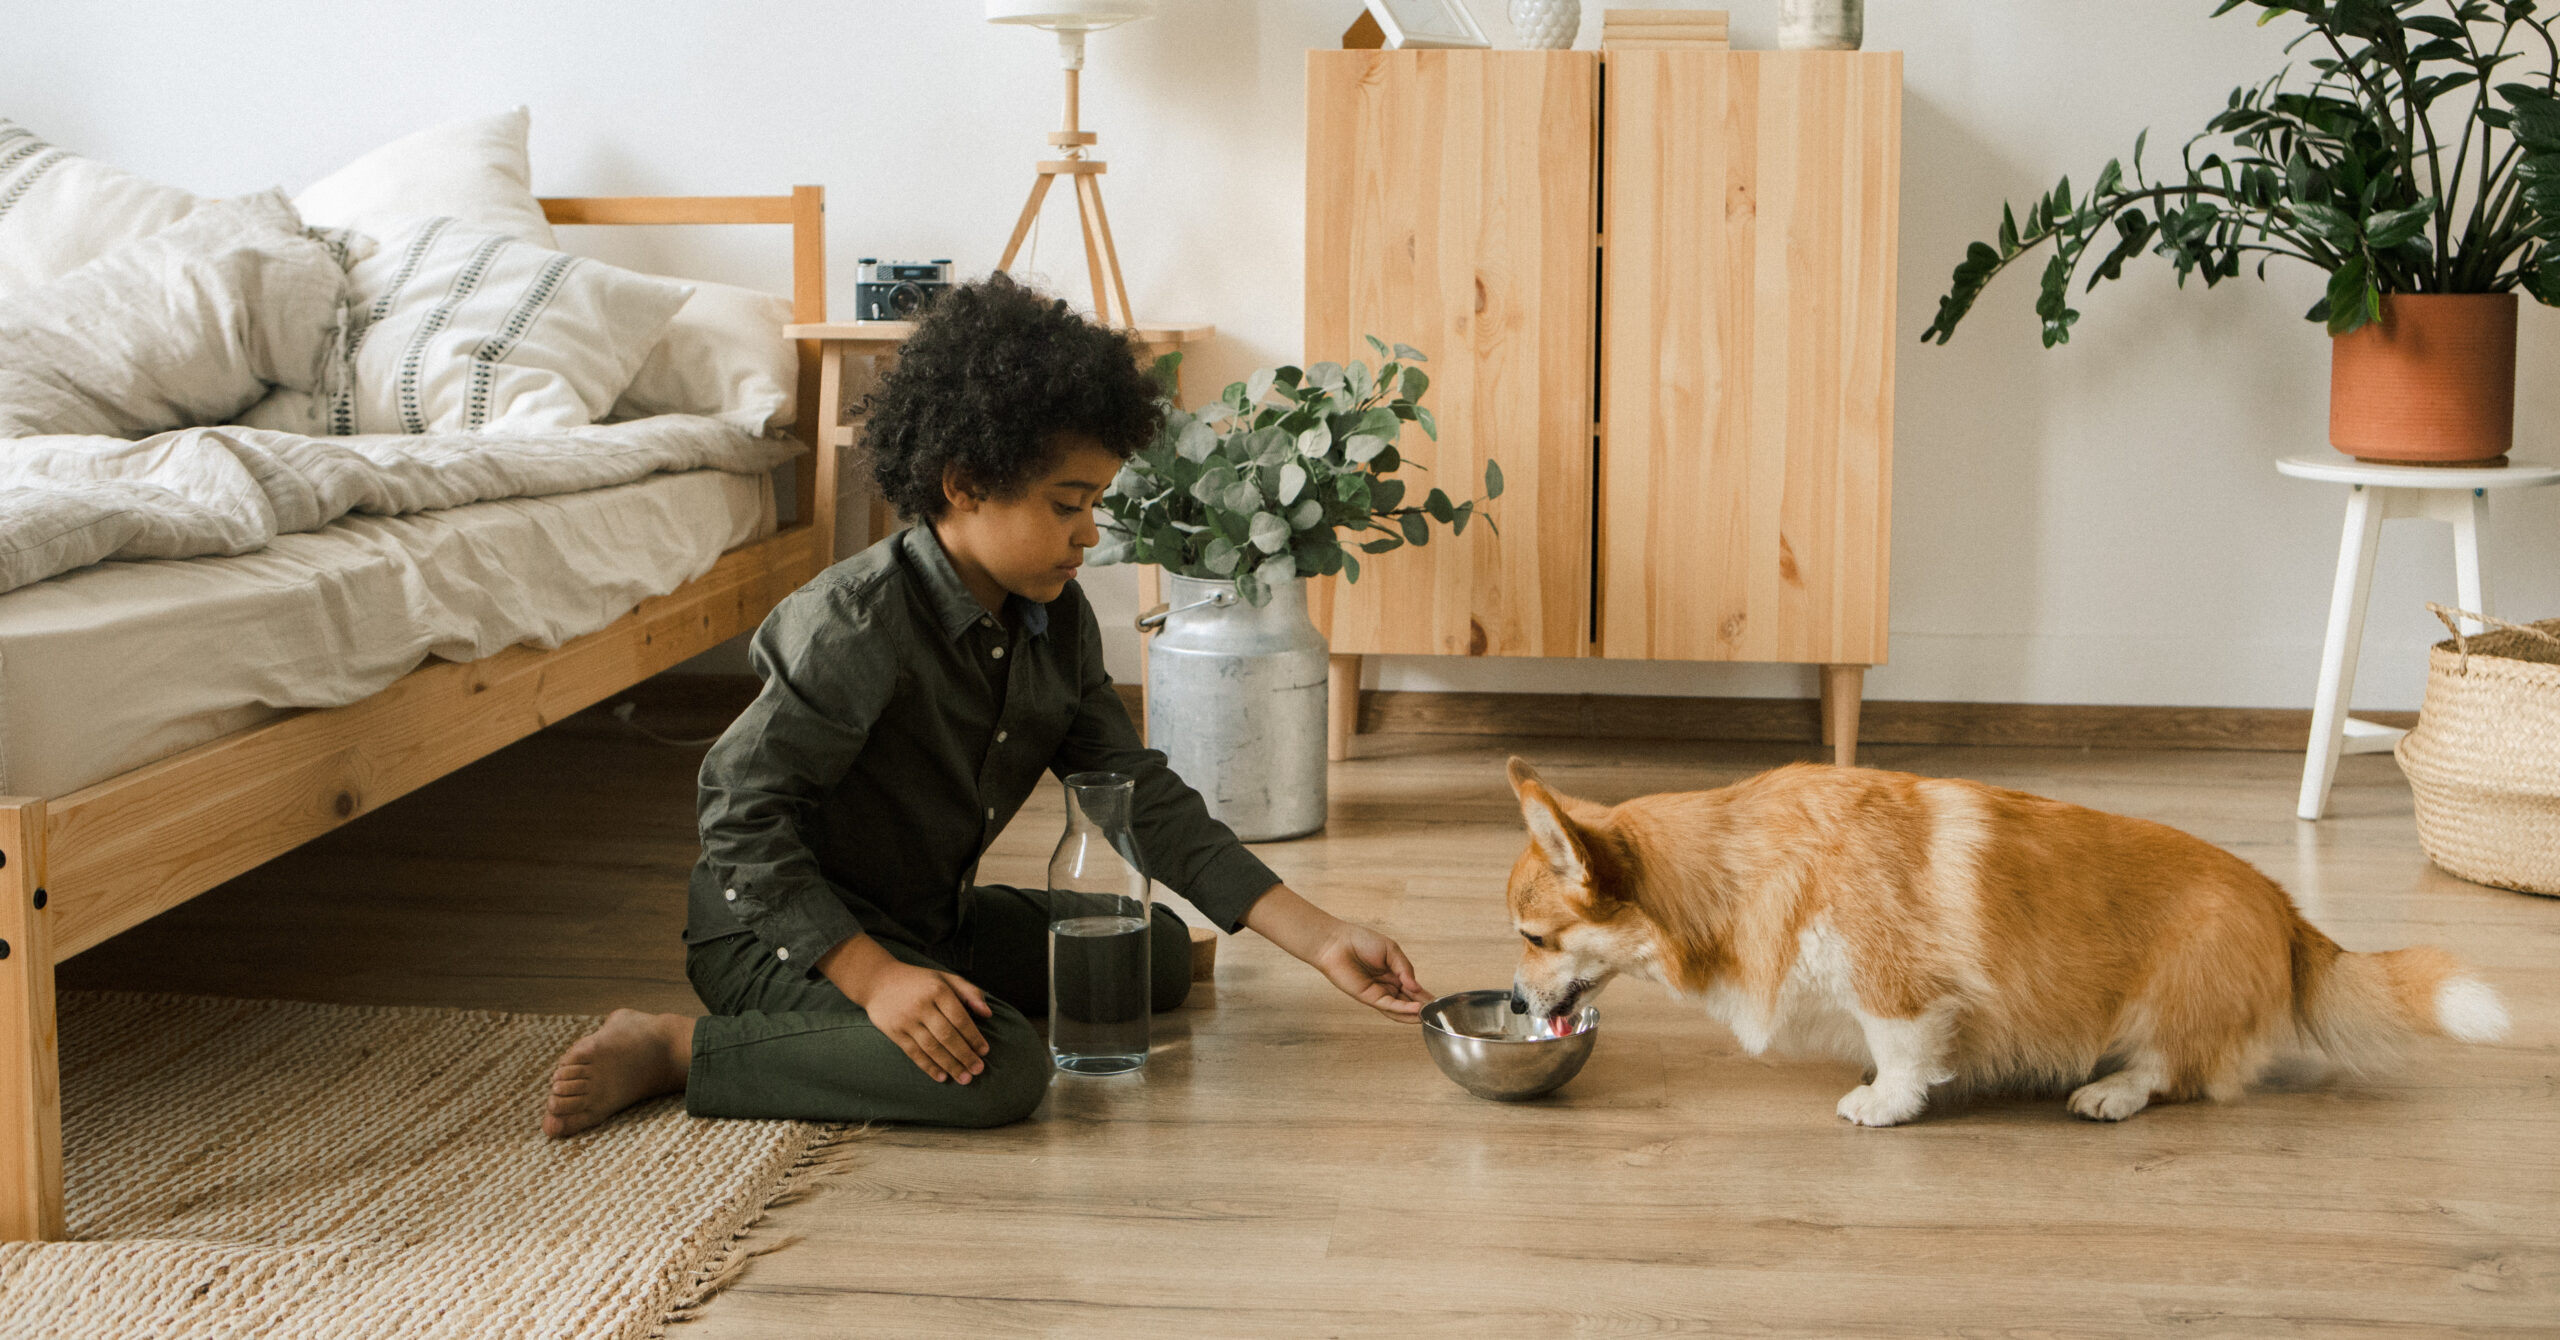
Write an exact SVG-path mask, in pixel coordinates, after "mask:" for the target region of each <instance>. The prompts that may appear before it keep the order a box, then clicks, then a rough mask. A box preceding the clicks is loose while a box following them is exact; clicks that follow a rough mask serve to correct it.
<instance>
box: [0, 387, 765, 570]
mask: <svg viewBox="0 0 2560 1340" xmlns="http://www.w3.org/2000/svg"><path fill="white" fill-rule="evenodd" d="M797 450H798V448H796V447H795V446H792V445H791V444H788V443H779V442H775V441H772V440H769V439H765V438H758V437H753V436H750V435H748V434H747V433H745V432H742V431H740V430H739V429H737V428H734V427H731V426H730V425H728V424H724V423H721V422H719V421H717V420H713V419H704V418H696V417H693V416H691V415H662V416H659V417H657V418H650V419H640V420H635V421H633V422H630V423H618V424H599V425H595V426H592V427H586V428H575V429H566V430H562V431H557V432H550V433H541V434H529V435H517V434H507V435H495V434H481V433H450V434H430V435H427V436H421V437H391V436H380V437H326V438H315V437H300V436H296V435H294V434H291V433H282V432H273V431H268V430H264V429H257V428H184V429H178V430H175V431H172V432H165V433H157V434H154V435H152V436H150V437H146V438H142V439H140V440H138V441H127V440H125V439H122V438H114V437H25V438H17V439H14V440H10V441H0V592H7V591H12V590H15V589H17V588H19V587H21V586H25V585H27V584H29V583H31V582H39V581H42V580H44V579H45V578H47V577H51V576H54V575H56V574H59V573H64V572H69V571H71V570H72V569H74V568H80V567H85V566H87V565H89V564H91V563H97V562H101V561H103V560H107V559H144V558H198V557H203V556H207V555H215V554H245V553H250V552H254V551H256V550H258V549H261V548H264V547H265V546H266V545H267V544H268V543H270V542H271V541H273V540H274V539H275V538H276V537H277V536H279V535H290V534H295V533H298V532H302V531H312V530H318V529H319V528H321V527H322V526H325V525H328V524H329V523H330V522H332V521H335V520H337V519H338V518H340V517H343V516H346V515H348V514H350V513H369V514H374V515H383V516H401V515H406V514H408V513H412V512H423V511H430V510H434V509H437V508H446V507H460V506H463V505H465V504H469V503H476V502H490V501H494V500H497V499H501V498H530V497H543V496H548V495H552V494H562V493H576V492H581V491H584V490H587V489H596V488H605V487H609V486H611V485H616V484H626V483H630V482H632V481H634V480H638V479H640V478H643V477H644V476H647V475H650V474H654V473H657V472H659V471H668V470H700V469H717V470H725V471H729V472H732V473H740V474H751V473H757V472H761V471H765V470H769V469H771V468H773V467H774V466H776V465H779V464H781V463H782V462H783V461H785V460H788V459H790V457H791V456H792V455H794V454H795V453H796V452H797Z"/></svg>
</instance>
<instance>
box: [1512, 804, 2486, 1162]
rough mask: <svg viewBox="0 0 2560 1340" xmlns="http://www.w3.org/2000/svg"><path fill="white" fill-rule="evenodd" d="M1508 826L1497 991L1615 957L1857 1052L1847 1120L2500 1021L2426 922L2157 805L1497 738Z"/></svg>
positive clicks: (2111, 1115) (2122, 1086)
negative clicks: (2425, 935)
mask: <svg viewBox="0 0 2560 1340" xmlns="http://www.w3.org/2000/svg"><path fill="white" fill-rule="evenodd" d="M1510 776H1511V788H1512V791H1513V792H1514V794H1516V795H1517V796H1518V797H1519V800H1520V812H1521V818H1522V819H1523V820H1524V821H1525V822H1526V823H1527V825H1528V829H1529V848H1528V850H1527V851H1526V852H1524V853H1522V854H1521V857H1520V859H1519V861H1518V862H1517V863H1516V864H1514V865H1513V867H1512V870H1511V883H1510V888H1509V890H1508V895H1507V896H1508V901H1509V905H1510V912H1511V920H1512V926H1513V929H1515V930H1517V931H1518V932H1519V934H1520V938H1521V940H1522V941H1523V942H1524V948H1523V950H1522V952H1521V958H1520V967H1519V972H1518V974H1517V975H1516V976H1515V977H1514V978H1513V983H1512V992H1513V994H1512V1009H1514V1010H1515V1011H1520V1010H1525V1011H1527V1012H1529V1013H1531V1014H1533V1015H1536V1016H1538V1017H1541V1018H1560V1017H1563V1016H1565V1015H1567V1014H1569V1013H1570V1012H1571V1011H1572V1010H1573V1009H1574V1008H1575V1007H1576V1006H1579V1005H1581V1004H1583V1003H1584V1002H1586V1001H1588V1000H1590V999H1591V998H1592V997H1593V996H1594V995H1596V994H1597V993H1598V992H1599V991H1600V989H1601V988H1602V987H1604V986H1606V985H1608V983H1609V981H1610V980H1611V979H1612V978H1614V977H1616V976H1617V975H1618V974H1620V973H1630V974H1633V975H1635V976H1637V977H1644V978H1650V979H1652V980H1654V981H1656V982H1660V983H1662V984H1663V985H1664V986H1667V987H1669V988H1670V989H1671V990H1672V991H1673V992H1675V993H1677V994H1679V995H1681V996H1684V997H1687V998H1689V999H1692V1000H1695V1001H1697V1002H1699V1003H1700V1004H1701V1005H1703V1006H1704V1007H1705V1008H1706V1010H1707V1011H1708V1013H1710V1014H1712V1015H1713V1016H1715V1017H1716V1018H1717V1019H1718V1020H1720V1021H1722V1022H1723V1023H1724V1024H1725V1025H1726V1026H1727V1027H1729V1028H1731V1029H1732V1030H1733V1033H1734V1036H1735V1037H1736V1038H1737V1039H1739V1040H1740V1041H1741V1043H1742V1046H1743V1049H1744V1050H1746V1051H1748V1052H1750V1053H1752V1054H1753V1055H1758V1054H1760V1053H1761V1052H1763V1051H1766V1050H1768V1049H1769V1048H1771V1047H1773V1046H1774V1047H1777V1048H1779V1049H1780V1050H1782V1051H1810V1052H1816V1053H1823V1052H1827V1053H1831V1054H1835V1055H1840V1056H1843V1057H1845V1058H1847V1059H1851V1060H1860V1061H1864V1062H1866V1063H1867V1064H1868V1065H1870V1066H1871V1067H1872V1068H1873V1077H1872V1078H1870V1079H1869V1080H1868V1081H1867V1082H1866V1083H1864V1084H1861V1085H1859V1086H1858V1087H1857V1088H1855V1089H1852V1090H1850V1091H1849V1093H1848V1095H1847V1096H1846V1097H1844V1098H1842V1099H1841V1100H1840V1105H1839V1109H1838V1110H1839V1113H1840V1115H1841V1116H1842V1117H1843V1118H1845V1119H1847V1120H1849V1121H1851V1122H1855V1123H1857V1124H1858V1125H1861V1126H1893V1125H1898V1124H1900V1123H1903V1122H1907V1121H1910V1120H1911V1119H1913V1118H1914V1117H1917V1116H1919V1115H1920V1112H1921V1110H1922V1109H1923V1108H1924V1107H1926V1106H1927V1105H1928V1102H1929V1094H1930V1091H1931V1089H1933V1088H1935V1087H1937V1086H1939V1085H1954V1086H1958V1087H1960V1088H1963V1089H1968V1090H1981V1089H1989V1088H2021V1087H2023V1088H2031V1089H2053V1090H2058V1089H2062V1088H2069V1090H2070V1109H2071V1111H2072V1112H2074V1113H2076V1114H2078V1115H2080V1116H2083V1117H2087V1118H2090V1119H2091V1120H2095V1121H2121V1120H2123V1119H2124V1118H2126V1117H2129V1116H2132V1115H2133V1114H2134V1113H2136V1112H2139V1111H2141V1110H2142V1109H2143V1108H2144V1107H2146V1106H2148V1105H2149V1104H2150V1103H2152V1102H2153V1101H2154V1100H2162V1101H2174V1100H2179V1099H2186V1098H2193V1097H2197V1096H2204V1097H2209V1098H2213V1099H2216V1100H2229V1099H2232V1098H2236V1097H2238V1096H2239V1095H2240V1093H2241V1091H2242V1088H2243V1087H2244V1086H2245V1085H2246V1084H2247V1083H2248V1082H2249V1081H2250V1080H2251V1079H2253V1078H2256V1077H2257V1075H2258V1074H2259V1072H2260V1071H2261V1070H2262V1069H2263V1068H2264V1067H2265V1066H2266V1064H2267V1063H2268V1062H2269V1061H2270V1060H2272V1059H2273V1057H2274V1055H2275V1053H2276V1052H2277V1051H2278V1049H2279V1048H2283V1047H2287V1046H2293V1045H2304V1044H2307V1045H2308V1046H2309V1047H2311V1048H2316V1049H2317V1050H2319V1051H2320V1052H2322V1053H2324V1054H2326V1055H2327V1056H2328V1057H2329V1058H2331V1059H2332V1060H2334V1061H2337V1062H2340V1063H2342V1064H2344V1065H2347V1066H2350V1067H2361V1066H2363V1065H2365V1064H2368V1063H2370V1062H2373V1061H2377V1060H2381V1059H2385V1058H2387V1056H2388V1055H2389V1054H2390V1053H2391V1052H2392V1051H2393V1050H2394V1049H2395V1047H2396V1045H2397V1044H2399V1043H2401V1042H2403V1041H2405V1040H2406V1039H2408V1038H2411V1037H2414V1036H2417V1035H2436V1036H2444V1037H2450V1038H2455V1039H2458V1040H2461V1041H2465V1042H2486V1041H2492V1040H2495V1039H2497V1038H2499V1037H2501V1036H2503V1035H2504V1034H2505V1032H2506V1028H2507V1015H2506V1009H2505V1007H2504V1006H2503V1005H2501V1004H2500V1003H2499V1000H2498V997H2497V994H2496V993H2495V992H2493V991H2491V990H2490V989H2489V988H2488V986H2486V985H2485V984H2483V983H2482V982H2480V981H2479V980H2478V979H2477V978H2474V977H2472V976H2470V975H2469V974H2468V973H2466V972H2465V971H2464V969H2463V968H2462V967H2461V965H2459V964H2457V963H2456V962H2455V961H2454V960H2453V958H2452V957H2451V956H2450V955H2448V954H2446V953H2445V952H2444V951H2443V950H2440V949H2433V948H2417V949H2401V950H2395V951H2393V952H2390V953H2382V954H2353V953H2348V952H2346V951H2345V950H2342V949H2340V948H2339V947H2338V945H2337V943H2336V942H2335V941H2333V940H2331V939H2330V938H2329V937H2328V936H2326V935H2323V934H2321V933H2320V932H2319V931H2318V930H2316V929H2314V928H2313V927H2312V926H2311V925H2310V924H2309V923H2308V922H2305V921H2304V920H2303V919H2302V917H2301V916H2300V914H2299V913H2297V912H2296V911H2295V910H2294V906H2293V900H2292V899H2291V898H2289V897H2287V896H2286V895H2285V892H2284V890H2283V889H2282V888H2280V887H2278V886H2277V884H2276V883H2275V881H2273V880H2271V879H2268V878H2267V877H2266V876H2265V875H2262V874H2260V873H2258V871H2257V870H2256V869H2254V868H2253V867H2251V866H2250V865H2249V864H2248V863H2247V862H2245V861H2242V860H2241V859H2240V858H2238V857H2236V856H2233V855H2232V854H2231V853H2229V852H2226V851H2224V850H2222V849H2221V848H2219V847H2216V846H2214V845H2213V844H2211V843H2209V842H2205V841H2203V840H2201V839H2199V838H2195V837H2191V836H2189V835H2187V834H2185V833H2181V832H2179V831H2177V830H2176V829H2173V828H2169V827H2166V826H2164V825H2161V824H2156V823H2151V822H2148V821H2146V820H2142V819H2131V818H2126V817H2124V816H2122V815H2115V814H2105V813H2101V812H2100V811H2097V810H2091V809H2083V808H2081V807H2080V806H2077V805H2066V804H2063V803H2061V802H2060V801H2054V800H2046V799H2044V798H2042V797H2040V796H2031V795H2028V794H2026V793H2024V792H2020V791H2007V790H2002V789H2000V788H1998V787H1991V786H1984V785H1981V784H1979V783H1976V782H1966V781H1954V780H1941V779H1936V778H1927V777H1914V776H1910V775H1908V774H1904V773H1895V772H1879V771H1873V770H1869V769H1864V768H1835V767H1825V766H1817V765H1813V764H1795V765H1792V766H1789V767H1784V768H1779V769H1777V770H1776V771H1774V772H1767V773H1763V774H1761V775H1759V776H1757V777H1753V778H1750V779H1748V780H1745V781H1742V782H1737V783H1735V784H1734V785H1732V786H1727V787H1723V788H1721V789H1719V790H1714V791H1693V792H1683V793H1677V794H1669V795H1657V796H1643V797H1639V798H1637V799H1634V800H1630V801H1627V802H1625V803H1624V804H1620V805H1614V806H1608V805H1596V804H1592V803H1589V802H1587V801H1581V800H1576V799H1573V798H1571V797H1569V796H1565V795H1562V794H1559V793H1558V792H1556V791H1555V790H1554V789H1552V788H1550V787H1548V786H1547V785H1546V784H1545V783H1544V782H1542V781H1540V780H1539V778H1538V774H1537V773H1536V772H1535V771H1534V770H1532V769H1531V768H1530V767H1529V765H1528V764H1526V763H1524V762H1522V761H1520V760H1519V759H1517V758H1515V759H1512V760H1511V763H1510Z"/></svg>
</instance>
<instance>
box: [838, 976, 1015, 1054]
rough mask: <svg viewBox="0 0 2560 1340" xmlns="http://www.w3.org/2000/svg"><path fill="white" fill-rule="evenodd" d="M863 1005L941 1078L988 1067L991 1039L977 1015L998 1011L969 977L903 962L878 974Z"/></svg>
mask: <svg viewBox="0 0 2560 1340" xmlns="http://www.w3.org/2000/svg"><path fill="white" fill-rule="evenodd" d="M862 1008H863V1010H864V1011H865V1012H867V1013H868V1014H870V1016H871V1022H872V1023H874V1024H876V1025H878V1026H879V1028H880V1031H881V1032H883V1033H886V1034H888V1035H889V1040H890V1041H892V1042H895V1043H897V1044H898V1046H899V1048H900V1050H903V1051H904V1052H906V1054H907V1059H908V1060H910V1061H913V1062H915V1063H916V1068H917V1069H919V1070H922V1071H923V1072H924V1073H926V1074H928V1075H931V1076H933V1077H934V1078H935V1079H936V1080H955V1079H956V1080H958V1081H959V1082H961V1083H963V1084H966V1083H968V1082H969V1081H970V1080H972V1079H975V1078H976V1077H978V1076H979V1075H982V1074H985V1073H986V1069H987V1061H986V1056H987V1039H986V1037H985V1036H984V1035H983V1034H981V1033H979V1032H978V1022H977V1021H978V1019H983V1018H986V1017H987V1016H988V1015H990V1014H993V1013H995V1011H994V1010H993V1009H992V1008H990V1007H989V1006H988V1005H987V998H986V995H985V994H984V993H983V992H981V991H979V990H978V987H977V984H976V983H974V982H972V981H970V980H969V979H968V978H966V977H962V976H961V975H959V974H958V973H951V972H937V971H935V970H934V969H932V968H919V967H916V966H915V965H913V964H910V963H900V964H898V965H896V966H895V967H892V968H884V969H882V970H881V971H880V972H879V973H878V974H877V975H876V976H875V977H874V978H873V980H872V983H871V998H870V999H869V1000H867V1001H864V1002H862ZM973 1014H974V1015H976V1016H977V1018H976V1019H973V1018H971V1017H970V1016H971V1015H973Z"/></svg>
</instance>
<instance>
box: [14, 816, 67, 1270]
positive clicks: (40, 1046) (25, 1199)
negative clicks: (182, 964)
mask: <svg viewBox="0 0 2560 1340" xmlns="http://www.w3.org/2000/svg"><path fill="white" fill-rule="evenodd" d="M0 862H4V863H0V954H6V956H7V957H5V958H0V1241H7V1242H27V1241H37V1242H48V1241H53V1240H55V1239H58V1238H60V1237H61V1236H62V1086H61V1071H60V1068H59V1065H58V1062H57V1059H56V1057H55V1053H54V1019H53V944H52V941H51V940H50V939H49V938H48V937H47V936H46V934H45V922H46V919H47V917H46V913H45V911H44V900H45V894H44V802H43V801H41V800H14V799H8V798H0Z"/></svg>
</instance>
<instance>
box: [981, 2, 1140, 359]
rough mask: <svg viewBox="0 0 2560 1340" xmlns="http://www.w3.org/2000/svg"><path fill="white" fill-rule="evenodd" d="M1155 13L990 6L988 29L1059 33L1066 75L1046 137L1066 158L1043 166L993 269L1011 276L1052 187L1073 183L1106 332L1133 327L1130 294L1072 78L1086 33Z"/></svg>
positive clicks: (1099, 5)
mask: <svg viewBox="0 0 2560 1340" xmlns="http://www.w3.org/2000/svg"><path fill="white" fill-rule="evenodd" d="M1154 12H1155V6H1154V0H987V22H989V23H1018V24H1021V25H1023V26H1025V27H1031V28H1046V29H1048V30H1050V31H1051V32H1054V33H1056V34H1057V35H1058V63H1059V64H1060V65H1061V66H1062V67H1064V68H1065V70H1066V75H1067V121H1066V127H1065V129H1062V130H1055V131H1051V132H1050V134H1049V143H1051V144H1053V145H1055V146H1057V147H1058V150H1059V152H1060V153H1061V154H1063V155H1064V156H1063V157H1060V158H1053V159H1046V160H1043V161H1042V162H1041V164H1040V168H1039V175H1038V176H1037V177H1034V178H1033V179H1032V182H1031V198H1030V199H1029V200H1027V201H1025V202H1023V206H1022V217H1021V218H1019V219H1017V220H1015V221H1014V225H1013V238H1012V240H1011V241H1008V242H1006V243H1005V246H1004V259H1002V260H1000V261H997V262H996V269H998V270H1009V269H1012V268H1013V258H1014V256H1015V255H1016V254H1018V253H1019V252H1020V251H1021V250H1022V240H1023V239H1024V238H1026V237H1028V236H1030V235H1031V225H1032V224H1033V223H1034V222H1036V221H1038V219H1039V217H1040V202H1041V201H1043V200H1045V199H1047V198H1048V196H1049V184H1050V183H1051V182H1052V181H1054V180H1056V179H1057V178H1059V177H1073V178H1074V179H1075V190H1076V217H1077V219H1078V221H1079V222H1081V223H1082V225H1083V227H1084V263H1085V269H1086V270H1087V271H1089V272H1090V273H1091V275H1092V277H1093V314H1094V318H1095V319H1096V320H1098V321H1100V322H1101V323H1102V324H1104V325H1106V326H1119V327H1123V328H1125V327H1129V326H1133V325H1135V324H1137V314H1136V313H1134V312H1132V311H1130V310H1129V286H1128V285H1127V284H1126V283H1125V282H1123V281H1122V280H1121V278H1120V253H1119V251H1118V249H1117V248H1115V247H1114V246H1113V245H1112V243H1111V217H1110V216H1109V215H1108V214H1105V213H1104V212H1103V210H1102V173H1103V171H1104V168H1105V164H1104V163H1103V162H1102V161H1101V160H1100V159H1095V158H1088V157H1086V156H1085V150H1086V149H1087V148H1088V147H1090V146H1092V145H1093V144H1094V143H1096V141H1097V138H1098V137H1096V136H1095V135H1094V133H1093V132H1092V131H1089V130H1084V129H1080V128H1079V127H1078V126H1077V123H1076V122H1077V78H1078V76H1080V75H1081V74H1082V73H1083V72H1084V35H1085V34H1086V33H1090V32H1098V31H1100V30H1102V29H1104V28H1114V27H1118V26H1119V25H1121V24H1123V23H1127V22H1130V21H1131V20H1133V19H1143V18H1145V17H1147V16H1148V15H1149V14H1152V13H1154ZM1115 298H1116V299H1118V315H1117V316H1116V317H1115V316H1114V315H1113V299H1115Z"/></svg>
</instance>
